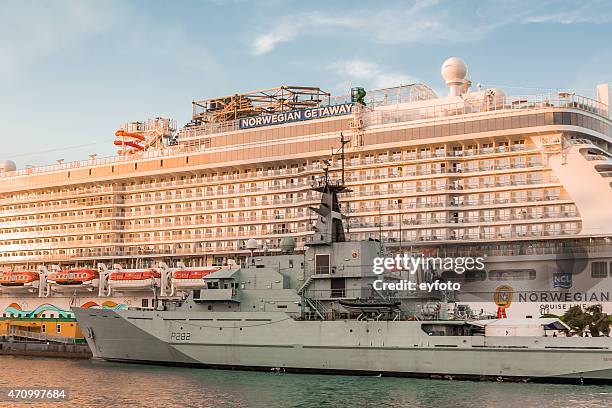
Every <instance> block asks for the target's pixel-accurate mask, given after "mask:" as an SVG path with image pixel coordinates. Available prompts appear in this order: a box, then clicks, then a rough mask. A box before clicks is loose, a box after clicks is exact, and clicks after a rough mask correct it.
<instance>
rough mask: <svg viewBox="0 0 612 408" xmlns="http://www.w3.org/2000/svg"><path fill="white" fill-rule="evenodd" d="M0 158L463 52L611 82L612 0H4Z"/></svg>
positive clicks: (509, 79)
mask: <svg viewBox="0 0 612 408" xmlns="http://www.w3.org/2000/svg"><path fill="white" fill-rule="evenodd" d="M1 10H2V11H1V14H0V135H1V136H0V137H1V138H2V141H3V143H2V145H3V147H2V148H1V149H0V160H2V159H13V160H14V161H16V162H17V164H18V167H20V168H21V167H23V166H25V165H28V164H30V165H43V164H49V163H54V162H55V160H56V159H59V158H63V159H65V160H66V161H70V160H77V159H84V158H87V155H88V154H91V153H97V154H99V155H100V156H110V155H113V154H114V152H115V149H114V147H113V145H112V141H113V134H114V131H115V130H116V129H117V128H118V126H119V125H120V124H121V123H123V122H126V121H133V120H141V119H146V118H148V117H154V116H169V117H172V118H175V119H177V120H178V122H179V124H181V125H182V124H184V123H186V122H187V121H188V120H189V118H190V113H191V100H192V99H194V98H195V99H199V98H207V97H214V96H221V95H226V94H232V93H235V92H241V91H249V90H255V89H263V88H267V87H274V86H277V85H282V84H287V85H313V86H320V87H321V88H323V89H326V90H330V91H332V92H333V93H334V94H345V93H347V92H348V90H349V88H350V86H365V87H366V88H375V87H384V86H393V85H397V84H399V83H410V82H423V83H426V84H428V85H430V86H431V87H432V88H433V89H435V90H436V91H439V92H446V91H445V89H446V88H445V85H444V83H443V81H442V79H441V77H440V65H441V63H442V61H444V59H446V58H447V57H449V56H459V57H461V58H463V59H464V60H465V61H466V62H467V64H468V67H469V76H470V78H471V79H472V81H473V82H474V83H482V84H483V85H485V86H487V85H491V86H492V85H496V86H500V85H501V86H502V87H505V90H506V93H508V94H513V95H523V94H531V93H538V92H545V91H538V89H540V88H541V89H546V88H563V89H575V90H576V91H577V92H578V93H580V94H584V95H588V96H593V94H594V88H595V85H596V84H597V83H601V82H612V1H606V0H601V1H588V0H583V1H518V0H516V1H505V2H502V1H469V0H467V1H461V0H455V1H420V2H414V1H378V2H374V1H371V2H370V1H329V0H327V1H287V0H286V1H275V0H259V1H238V0H234V1H232V0H227V1H223V0H216V1H212V0H199V1H187V0H183V1H176V2H170V1H145V0H138V1H112V0H111V1H102V0H100V1H87V0H81V1H69V0H62V1H55V0H46V1H27V0H19V1H17V0H16V1H7V0H3V2H2V9H1Z"/></svg>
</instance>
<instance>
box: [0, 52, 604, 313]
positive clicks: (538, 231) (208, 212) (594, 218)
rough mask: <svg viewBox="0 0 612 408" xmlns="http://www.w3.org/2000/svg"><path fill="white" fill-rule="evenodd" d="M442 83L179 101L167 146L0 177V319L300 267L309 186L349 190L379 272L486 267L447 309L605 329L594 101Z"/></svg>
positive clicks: (182, 291)
mask: <svg viewBox="0 0 612 408" xmlns="http://www.w3.org/2000/svg"><path fill="white" fill-rule="evenodd" d="M442 76H443V78H444V80H445V82H446V84H447V86H448V95H436V93H435V92H434V91H433V90H432V89H431V88H430V87H428V86H426V85H423V84H410V85H400V86H397V87H394V88H388V89H378V90H368V91H366V90H364V89H363V88H353V89H352V90H350V91H351V92H350V93H349V94H347V95H346V96H332V95H331V94H330V93H329V92H326V91H324V90H322V89H320V88H318V87H304V86H281V87H278V88H274V89H267V90H261V91H255V92H248V93H241V94H238V93H236V94H231V95H228V96H223V97H215V98H211V99H205V100H194V101H193V102H192V119H191V121H190V122H189V123H187V124H186V125H185V126H183V127H182V128H180V129H178V127H177V125H176V122H175V121H173V120H171V119H168V118H161V117H159V118H155V119H150V120H146V121H141V122H130V123H127V124H125V125H123V126H121V129H119V130H118V131H117V132H116V133H115V140H114V144H115V145H116V146H117V149H118V152H117V153H118V154H117V155H116V156H115V157H110V158H99V157H97V156H96V155H91V156H90V157H89V158H88V159H86V160H83V161H78V162H71V163H68V162H63V161H61V160H60V161H58V162H57V163H56V164H53V165H49V166H46V167H28V168H23V169H18V168H17V166H16V165H15V163H14V162H12V161H10V160H6V161H5V162H3V163H2V166H1V168H0V311H2V313H3V314H4V316H5V317H6V316H13V315H16V316H20V315H32V314H34V315H42V316H45V315H51V316H53V315H54V314H55V315H70V313H71V312H70V308H71V307H75V306H76V307H93V308H110V309H121V308H127V307H134V306H137V307H144V308H148V307H152V306H153V304H154V303H155V302H156V301H157V300H158V299H160V298H181V297H184V296H186V294H188V293H190V292H192V291H194V290H199V289H205V288H206V287H207V285H214V284H215V282H213V281H211V280H210V279H208V280H205V279H203V277H204V276H207V275H209V274H215V273H218V272H219V271H222V270H224V269H233V268H237V267H239V266H240V265H243V264H244V263H245V262H246V260H247V258H248V256H249V255H250V254H251V251H254V253H255V255H257V254H261V255H274V254H280V253H282V250H283V247H284V245H285V244H286V243H287V242H291V245H292V248H293V247H294V248H295V251H296V252H297V253H302V254H305V253H306V251H305V248H306V247H307V246H308V243H309V241H310V240H311V239H312V236H313V233H314V231H313V225H314V224H315V222H316V216H313V214H312V212H311V211H310V210H309V207H311V206H315V205H317V203H318V202H319V201H320V194H318V193H317V192H316V191H313V190H312V189H311V187H312V185H313V183H316V182H317V181H318V180H320V179H321V177H323V174H324V170H325V171H329V173H330V175H331V176H332V177H334V178H336V179H340V178H341V179H342V180H343V184H344V185H346V186H347V187H348V188H349V189H350V192H349V193H346V194H343V196H342V197H341V198H340V200H341V203H340V204H341V206H342V210H343V212H344V213H345V214H346V218H347V219H346V221H345V225H346V226H347V233H346V234H347V238H348V239H350V240H353V241H360V240H368V239H372V240H378V241H380V245H381V248H384V251H385V253H386V254H389V255H392V254H402V253H409V254H413V255H419V254H420V255H436V256H445V257H446V256H448V257H451V256H452V257H466V256H478V257H481V256H482V257H484V258H485V259H486V262H485V264H486V268H485V269H484V270H467V271H466V272H465V273H463V274H457V273H455V272H451V273H449V272H440V276H441V278H443V279H444V280H452V281H457V282H460V283H462V291H461V292H460V293H457V294H455V296H456V299H454V300H455V301H456V302H458V303H459V304H467V305H469V306H470V308H471V309H473V310H476V311H478V310H480V313H481V314H482V313H498V314H499V313H500V312H502V313H503V316H508V317H516V318H524V317H528V316H532V317H537V316H540V315H549V314H555V315H562V314H563V313H564V312H565V311H566V310H567V309H569V308H570V307H571V306H575V305H579V306H581V307H586V306H588V305H593V304H598V305H602V306H603V309H604V311H606V312H608V313H609V312H612V296H611V292H612V242H611V238H612V209H611V207H610V205H611V204H612V177H611V176H612V120H611V114H610V110H609V103H610V98H611V96H612V89H611V88H610V85H608V84H601V85H597V87H596V96H595V99H592V98H588V97H584V96H580V95H577V94H575V93H573V92H554V93H550V94H542V95H527V96H509V95H506V93H505V92H504V91H503V90H502V89H499V88H486V87H482V86H480V85H475V86H472V82H471V81H470V79H468V69H467V65H466V64H465V63H464V62H463V61H462V60H461V59H459V58H449V59H448V60H446V61H445V62H444V63H443V65H442ZM109 139H110V138H109ZM109 143H110V140H109ZM7 159H10V158H7ZM249 243H250V245H248V244H249ZM316 268H317V273H318V274H325V275H333V274H334V273H335V271H334V270H333V268H331V267H330V265H325V264H321V265H317V266H316ZM328 281H329V282H330V285H331V286H330V288H322V289H321V290H328V291H329V296H330V297H332V298H338V299H344V300H347V299H348V300H350V299H351V298H355V297H356V296H355V295H354V294H353V293H352V292H351V288H350V286H347V278H343V277H339V278H336V279H329V280H328ZM237 284H238V283H237ZM335 307H338V308H341V307H342V306H341V305H340V304H339V303H337V304H336V306H335Z"/></svg>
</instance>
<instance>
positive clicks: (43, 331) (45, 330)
mask: <svg viewBox="0 0 612 408" xmlns="http://www.w3.org/2000/svg"><path fill="white" fill-rule="evenodd" d="M40 332H41V333H46V332H47V325H46V324H43V325H42V326H40Z"/></svg>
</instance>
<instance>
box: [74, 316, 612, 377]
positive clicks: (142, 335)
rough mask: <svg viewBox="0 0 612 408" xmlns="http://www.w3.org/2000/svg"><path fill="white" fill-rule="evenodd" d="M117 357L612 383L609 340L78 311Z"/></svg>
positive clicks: (101, 352) (100, 347)
mask: <svg viewBox="0 0 612 408" xmlns="http://www.w3.org/2000/svg"><path fill="white" fill-rule="evenodd" d="M73 311H74V313H75V315H76V317H77V319H78V321H79V322H80V324H81V325H82V327H83V332H84V333H85V336H86V339H87V342H88V344H89V345H90V347H91V349H92V352H93V354H94V357H96V358H101V359H105V360H109V361H121V362H133V363H145V364H150V363H154V364H162V365H183V366H201V367H215V368H239V369H257V370H271V369H272V370H275V371H293V372H327V373H349V374H357V375H359V374H361V375H379V374H381V375H393V376H410V377H427V378H446V379H450V378H454V379H478V380H487V379H490V380H497V381H546V382H572V383H612V339H611V338H550V337H549V338H542V337H484V336H465V337H464V336H452V337H447V336H427V334H426V333H425V332H423V331H422V330H421V328H420V324H421V323H420V322H407V321H397V322H393V321H369V322H363V321H361V322H360V321H351V320H347V321H296V320H294V319H292V318H291V317H289V316H287V315H286V314H284V313H210V312H209V313H198V312H196V313H190V314H189V317H188V318H187V317H186V316H185V315H184V314H181V313H178V312H163V311H156V312H151V311H149V312H146V311H135V310H125V311H111V310H88V309H79V308H75V309H73Z"/></svg>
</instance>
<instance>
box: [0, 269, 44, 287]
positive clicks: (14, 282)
mask: <svg viewBox="0 0 612 408" xmlns="http://www.w3.org/2000/svg"><path fill="white" fill-rule="evenodd" d="M39 284H40V276H39V274H38V273H37V272H32V271H21V272H0V290H7V291H22V290H26V291H32V290H34V289H36V290H38V287H39Z"/></svg>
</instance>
